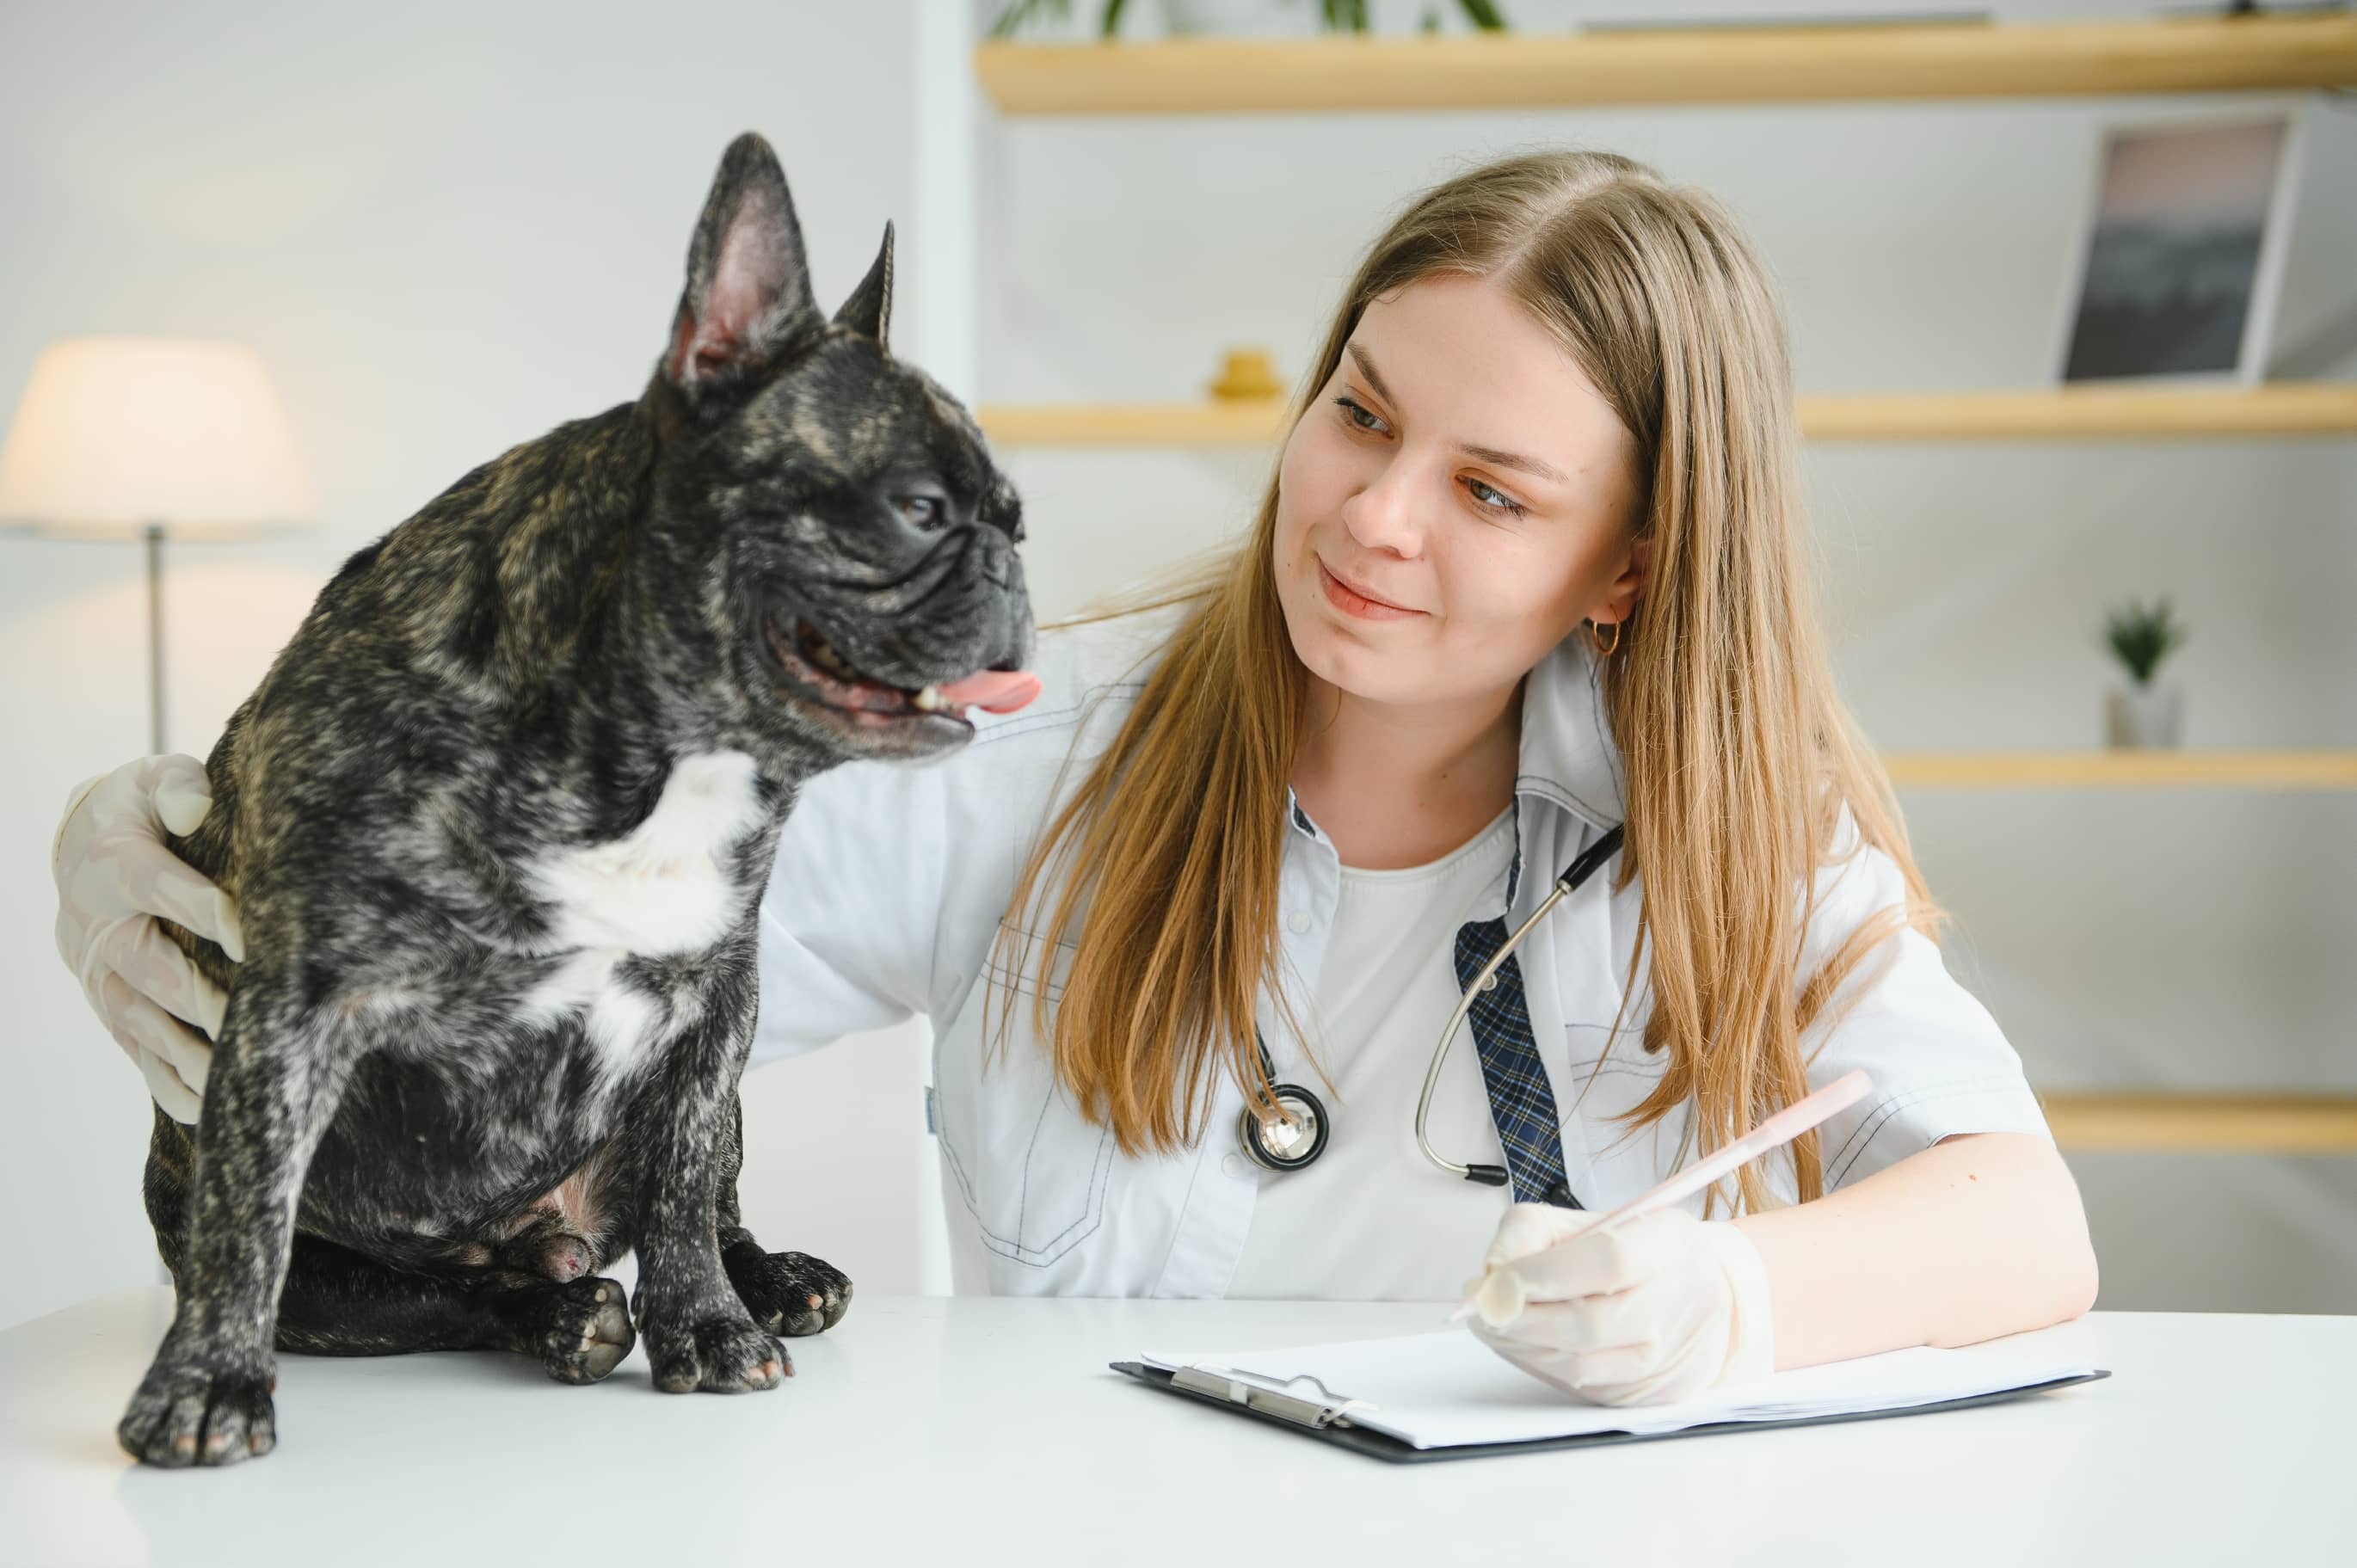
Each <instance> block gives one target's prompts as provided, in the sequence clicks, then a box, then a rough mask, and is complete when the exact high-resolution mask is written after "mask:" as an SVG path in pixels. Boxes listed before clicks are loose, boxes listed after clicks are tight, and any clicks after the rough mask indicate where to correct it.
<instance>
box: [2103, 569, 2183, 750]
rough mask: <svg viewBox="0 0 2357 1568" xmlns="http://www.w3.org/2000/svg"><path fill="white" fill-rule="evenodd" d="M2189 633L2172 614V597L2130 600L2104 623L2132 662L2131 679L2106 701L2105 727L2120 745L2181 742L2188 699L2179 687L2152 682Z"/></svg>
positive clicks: (2115, 646)
mask: <svg viewBox="0 0 2357 1568" xmlns="http://www.w3.org/2000/svg"><path fill="white" fill-rule="evenodd" d="M2187 635H2188V633H2187V631H2186V628H2185V627H2184V626H2183V624H2182V623H2180V622H2179V621H2177V620H2176V619H2174V618H2172V616H2171V613H2170V609H2169V601H2168V600H2167V599H2165V598H2163V599H2158V600H2155V601H2154V602H2153V603H2152V604H2151V605H2150V606H2145V605H2139V604H2137V603H2136V602H2135V601H2134V600H2130V601H2129V602H2128V603H2127V604H2126V605H2125V606H2122V607H2119V608H2117V609H2115V610H2114V611H2112V612H2111V615H2110V618H2108V619H2107V620H2105V622H2104V641H2105V642H2106V643H2108V644H2109V645H2110V646H2111V650H2112V652H2113V653H2114V654H2115V655H2117V656H2118V659H2119V661H2120V662H2121V663H2122V664H2124V665H2126V667H2127V671H2128V677H2129V684H2128V685H2127V686H2126V687H2125V688H2115V689H2114V690H2113V691H2112V693H2110V700H2109V702H2108V703H2107V704H2106V709H2105V717H2106V720H2107V723H2106V725H2105V727H2106V729H2107V730H2108V731H2109V734H2110V739H2111V743H2112V744H2113V745H2114V746H2175V745H2176V744H2177V742H2178V736H2179V731H2180V729H2181V727H2182V725H2183V722H2184V718H2185V704H2184V702H2183V700H2182V693H2179V691H2178V690H2177V688H2176V687H2174V686H2157V685H2155V684H2153V679H2152V677H2153V672H2154V671H2156V670H2158V669H2159V668H2160V661H2161V660H2163V659H2166V658H2168V657H2169V654H2170V653H2171V652H2172V651H2174V650H2177V649H2179V648H2181V647H2182V646H2184V643H2185V639H2186V637H2187Z"/></svg>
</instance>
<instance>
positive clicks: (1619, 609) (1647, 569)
mask: <svg viewBox="0 0 2357 1568" xmlns="http://www.w3.org/2000/svg"><path fill="white" fill-rule="evenodd" d="M1652 570H1653V542H1652V540H1651V539H1640V540H1638V541H1636V542H1634V543H1632V544H1631V545H1630V546H1629V563H1628V564H1627V565H1625V566H1623V567H1622V568H1621V569H1620V575H1619V576H1617V577H1615V578H1613V579H1612V586H1611V587H1610V588H1609V590H1608V592H1609V595H1610V597H1609V598H1608V599H1606V601H1605V603H1606V604H1607V605H1609V607H1611V610H1612V619H1614V620H1616V621H1619V620H1627V619H1628V618H1629V616H1630V613H1631V611H1633V610H1634V609H1635V608H1636V607H1637V600H1638V599H1639V597H1640V596H1642V595H1643V593H1644V591H1645V586H1646V585H1647V584H1648V583H1649V582H1651V581H1652Z"/></svg>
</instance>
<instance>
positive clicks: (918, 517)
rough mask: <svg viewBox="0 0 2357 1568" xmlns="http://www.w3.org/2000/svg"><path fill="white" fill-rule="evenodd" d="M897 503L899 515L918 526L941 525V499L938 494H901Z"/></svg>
mask: <svg viewBox="0 0 2357 1568" xmlns="http://www.w3.org/2000/svg"><path fill="white" fill-rule="evenodd" d="M898 504H899V508H900V515H901V516H902V517H905V518H907V519H908V520H909V521H910V522H913V523H915V524H916V525H917V526H918V527H919V528H939V527H940V526H941V525H942V500H941V498H940V497H939V496H902V497H901V498H900V499H899V503H898Z"/></svg>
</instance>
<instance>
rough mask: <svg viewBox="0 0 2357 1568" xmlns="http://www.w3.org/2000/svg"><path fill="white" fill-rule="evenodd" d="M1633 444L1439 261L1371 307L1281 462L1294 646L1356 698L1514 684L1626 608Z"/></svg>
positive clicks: (1471, 283)
mask: <svg viewBox="0 0 2357 1568" xmlns="http://www.w3.org/2000/svg"><path fill="white" fill-rule="evenodd" d="M1633 446H1634V444H1633V441H1632V439H1631V436H1630V435H1629V433H1628V432H1627V430H1625V429H1624V428H1623V427H1622V426H1621V424H1620V419H1619V417H1618V416H1617V415H1615V414H1614V413H1613V412H1612V409H1611V407H1610V405H1609V404H1608V403H1606V402H1605V401H1604V398H1603V395H1602V394H1601V393H1599V392H1598V391H1597V390H1596V388H1595V385H1594V384H1593V383H1592V382H1591V381H1589V380H1588V379H1587V375H1586V374H1585V373H1584V372H1583V371H1581V370H1580V368H1579V367H1578V365H1577V363H1576V362H1574V361H1573V360H1572V359H1571V358H1570V356H1568V355H1567V354H1566V353H1565V352H1564V351H1563V349H1560V348H1559V347H1557V345H1556V343H1555V339H1554V338H1551V337H1549V336H1548V335H1547V333H1546V331H1545V330H1544V328H1541V327H1540V326H1539V325H1538V323H1537V322H1535V321H1534V320H1533V319H1532V318H1531V317H1529V316H1528V315H1527V314H1526V313H1525V312H1524V311H1523V307H1522V306H1520V305H1518V304H1516V303H1515V302H1514V301H1513V299H1512V297H1511V296H1509V295H1506V294H1504V293H1503V292H1501V290H1499V289H1498V288H1497V287H1495V286H1494V285H1491V284H1489V283H1487V282H1484V281H1482V280H1480V279H1476V278H1470V277H1466V276H1463V275H1461V274H1448V275H1442V276H1437V277H1430V278H1426V279H1422V280H1420V281H1418V282H1416V283H1413V284H1410V285H1407V286H1406V287H1405V288H1403V289H1401V290H1400V291H1399V292H1397V293H1396V294H1394V295H1390V296H1389V297H1387V298H1383V299H1378V300H1375V301H1373V302H1372V303H1371V304H1370V305H1369V306H1367V308H1366V310H1365V312H1364V313H1363V314H1362V315H1361V317H1360V319H1359V324H1358V326H1357V328H1355V329H1354V330H1353V331H1352V333H1351V339H1350V343H1349V345H1348V346H1347V347H1346V348H1345V349H1344V350H1343V354H1342V358H1341V361H1340V364H1338V365H1337V366H1336V367H1335V371H1334V375H1333V378H1332V379H1331V380H1329V381H1328V382H1327V383H1326V385H1325V387H1324V388H1323V389H1322V390H1321V391H1320V392H1319V393H1318V399H1317V401H1316V402H1314V403H1312V404H1311V405H1310V408H1309V411H1308V413H1305V414H1303V415H1302V417H1301V421H1300V423H1299V424H1296V425H1295V426H1294V427H1293V433H1292V435H1290V436H1289V437H1288V438H1287V440H1286V446H1285V459H1284V464H1283V467H1282V468H1281V469H1280V470H1279V474H1278V479H1277V507H1276V542H1275V571H1276V587H1277V595H1278V597H1279V599H1280V601H1281V602H1282V603H1283V605H1284V608H1285V618H1286V627H1287V628H1288V629H1289V630H1290V631H1291V633H1292V637H1293V647H1294V651H1295V652H1296V653H1297V654H1298V655H1299V656H1300V659H1301V661H1302V663H1304V664H1305V665H1307V666H1308V668H1309V670H1310V671H1311V672H1312V673H1313V674H1316V675H1318V676H1319V677H1321V678H1322V679H1324V680H1326V681H1328V682H1331V683H1332V684H1333V685H1335V686H1337V687H1339V688H1340V689H1341V690H1342V691H1344V692H1347V693H1351V694H1352V695H1354V696H1358V697H1361V698H1363V699H1365V700H1367V701H1370V702H1377V703H1397V704H1420V703H1440V702H1448V701H1452V700H1457V699H1462V698H1466V697H1469V696H1478V695H1482V694H1486V693H1493V692H1496V691H1499V690H1501V689H1502V688H1505V687H1509V686H1511V685H1512V683H1513V682H1516V681H1517V680H1519V679H1521V677H1522V676H1523V675H1524V674H1525V673H1527V672H1528V671H1530V669H1531V668H1532V667H1533V666H1534V665H1535V664H1536V663H1538V661H1539V660H1541V659H1542V658H1544V656H1545V654H1546V653H1547V651H1548V650H1550V649H1552V648H1553V647H1555V644H1556V643H1558V642H1560V641H1561V640H1562V639H1564V638H1565V637H1566V636H1567V635H1569V633H1570V632H1571V631H1572V630H1573V629H1574V628H1577V626H1578V625H1579V623H1580V622H1581V620H1583V619H1585V618H1589V617H1591V616H1592V617H1594V618H1597V619H1598V621H1599V622H1601V621H1611V620H1618V619H1620V618H1622V617H1624V616H1626V615H1627V614H1628V612H1629V608H1630V607H1631V605H1633V604H1634V603H1635V601H1636V597H1637V593H1638V589H1639V587H1640V586H1641V583H1642V580H1643V567H1644V557H1645V554H1646V549H1645V546H1644V545H1642V544H1641V543H1639V544H1635V545H1633V546H1632V542H1631V540H1630V538H1629V531H1630V528H1631V525H1632V523H1633V521H1634V516H1633V514H1634V510H1635V506H1636V501H1635V486H1634V483H1633V481H1632V478H1631V467H1632V453H1633Z"/></svg>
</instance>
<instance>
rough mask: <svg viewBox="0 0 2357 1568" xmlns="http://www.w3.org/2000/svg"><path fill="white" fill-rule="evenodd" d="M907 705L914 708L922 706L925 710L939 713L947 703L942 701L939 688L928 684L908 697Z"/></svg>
mask: <svg viewBox="0 0 2357 1568" xmlns="http://www.w3.org/2000/svg"><path fill="white" fill-rule="evenodd" d="M948 705H949V704H948V703H944V702H942V693H941V691H940V689H939V688H937V687H933V686H928V687H926V688H925V689H924V690H923V691H921V692H920V693H917V694H916V695H915V696H913V697H911V698H909V706H910V707H914V708H922V709H923V710H924V711H925V712H927V713H929V714H933V713H939V712H940V711H941V710H942V709H943V708H944V707H947V706H948Z"/></svg>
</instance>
